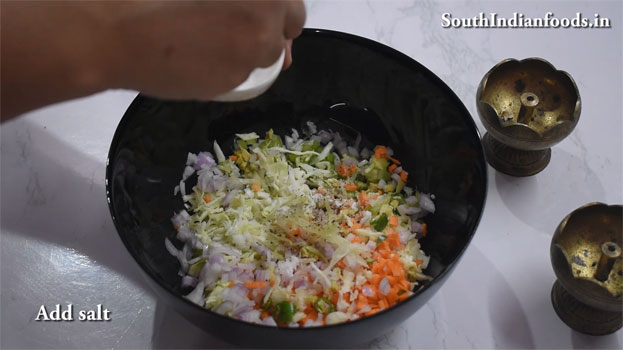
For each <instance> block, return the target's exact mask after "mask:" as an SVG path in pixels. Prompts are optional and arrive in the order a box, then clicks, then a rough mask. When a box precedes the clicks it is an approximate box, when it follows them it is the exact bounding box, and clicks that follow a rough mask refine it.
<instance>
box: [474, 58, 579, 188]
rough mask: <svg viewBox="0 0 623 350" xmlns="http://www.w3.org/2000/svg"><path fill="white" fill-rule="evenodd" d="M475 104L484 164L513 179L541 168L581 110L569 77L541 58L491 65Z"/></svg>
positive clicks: (572, 125)
mask: <svg viewBox="0 0 623 350" xmlns="http://www.w3.org/2000/svg"><path fill="white" fill-rule="evenodd" d="M476 104H477V107H478V114H479V116H480V120H481V121H482V123H483V124H484V126H485V128H486V129H487V133H486V134H485V136H484V137H483V140H482V141H483V145H484V148H485V153H486V155H487V160H488V161H489V164H491V166H493V167H494V168H495V169H496V170H498V171H501V172H503V173H505V174H508V175H512V176H529V175H534V174H536V173H538V172H540V171H541V170H543V169H544V168H545V167H546V166H547V164H548V163H549V160H550V157H551V149H550V147H552V146H553V145H555V144H557V143H558V142H560V141H561V140H563V139H564V138H565V137H567V136H568V135H569V134H570V133H571V131H573V129H574V128H575V126H576V124H577V123H578V120H579V118H580V110H581V102H580V94H579V92H578V89H577V86H576V85H575V82H574V81H573V78H571V76H570V75H569V74H567V73H566V72H564V71H559V70H556V68H555V67H554V66H553V65H551V64H550V63H549V62H547V61H545V60H543V59H540V58H527V59H524V60H521V61H518V60H516V59H510V58H509V59H506V60H504V61H502V62H500V63H498V64H496V65H495V66H494V67H493V68H491V70H489V72H487V74H485V76H484V77H483V78H482V81H481V82H480V85H479V86H478V92H477V94H476Z"/></svg>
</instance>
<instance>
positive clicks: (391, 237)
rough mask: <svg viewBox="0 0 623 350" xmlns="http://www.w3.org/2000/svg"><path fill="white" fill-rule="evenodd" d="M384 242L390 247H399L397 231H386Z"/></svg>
mask: <svg viewBox="0 0 623 350" xmlns="http://www.w3.org/2000/svg"><path fill="white" fill-rule="evenodd" d="M385 242H387V244H389V246H390V247H393V248H399V247H400V245H401V243H400V236H398V232H396V231H394V230H392V229H389V231H388V232H387V239H385Z"/></svg>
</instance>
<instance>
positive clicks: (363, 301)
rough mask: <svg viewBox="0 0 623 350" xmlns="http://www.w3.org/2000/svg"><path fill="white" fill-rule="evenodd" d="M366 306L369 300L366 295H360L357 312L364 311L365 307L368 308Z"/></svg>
mask: <svg viewBox="0 0 623 350" xmlns="http://www.w3.org/2000/svg"><path fill="white" fill-rule="evenodd" d="M366 305H368V298H367V297H366V296H365V295H363V294H361V293H359V296H357V304H356V306H357V311H359V310H361V309H363V308H364V307H366Z"/></svg>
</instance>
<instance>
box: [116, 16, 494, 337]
mask: <svg viewBox="0 0 623 350" xmlns="http://www.w3.org/2000/svg"><path fill="white" fill-rule="evenodd" d="M309 35H313V36H318V37H328V38H334V39H339V40H343V41H350V42H352V43H355V44H358V45H361V46H365V47H368V48H369V49H371V50H373V51H377V52H379V53H382V54H384V55H386V56H389V57H391V58H393V59H394V60H396V61H398V62H401V63H403V64H405V65H406V66H411V67H414V68H415V69H416V70H418V71H419V72H421V73H422V74H423V75H425V76H426V78H427V79H430V80H431V81H432V82H433V83H435V84H437V86H438V87H439V89H440V90H442V91H443V92H444V93H446V94H447V96H449V97H451V98H454V99H455V100H456V101H458V105H459V106H458V107H459V109H462V112H463V115H467V116H470V117H471V114H470V113H469V111H468V110H467V108H466V107H465V104H464V103H463V101H461V99H460V98H459V97H458V96H457V95H456V94H455V93H454V91H452V89H450V87H449V86H448V85H447V84H446V83H445V82H444V81H443V80H441V78H439V77H438V76H437V75H436V74H434V73H433V72H431V71H430V70H429V69H428V68H426V67H425V66H423V65H422V64H421V63H419V62H417V61H416V60H415V59H413V58H411V57H409V56H407V55H406V54H404V53H402V52H400V51H398V50H396V49H393V48H391V47H389V46H387V45H385V44H382V43H380V42H378V41H374V40H372V39H368V38H364V37H361V36H358V35H354V34H349V33H344V32H339V31H335V30H329V29H321V28H304V29H303V32H302V33H301V36H309ZM141 98H143V95H142V94H140V93H139V94H138V95H137V96H136V98H135V99H134V100H133V101H132V103H131V104H130V106H129V107H128V109H127V110H126V112H125V113H124V115H123V117H122V118H121V121H120V122H119V125H118V126H117V129H116V130H115V134H114V135H113V139H112V142H111V145H110V149H109V152H108V157H107V159H106V180H105V184H106V199H107V202H108V208H109V210H110V215H111V218H112V221H113V223H114V225H115V228H116V230H117V234H118V235H119V238H121V241H122V242H123V245H124V246H125V248H126V249H127V250H128V252H129V253H130V255H132V258H134V261H136V262H137V263H138V265H139V266H140V267H141V269H142V270H143V272H144V273H145V274H147V275H148V276H149V277H150V278H151V279H152V280H153V281H155V282H156V283H157V284H158V285H159V286H160V287H162V288H163V289H164V290H166V291H167V292H169V293H170V294H171V295H173V296H174V297H176V298H177V299H180V300H182V301H183V302H186V303H188V304H189V305H192V306H193V307H195V308H197V309H198V310H202V311H205V312H208V313H210V314H212V315H215V316H217V317H222V318H224V319H227V320H230V321H231V320H233V321H235V322H239V323H241V324H244V325H247V326H250V327H258V328H271V329H274V328H275V327H274V326H267V325H262V324H256V323H251V322H245V321H241V320H237V319H235V318H232V317H229V316H224V315H221V314H219V313H216V312H213V311H211V310H209V309H205V308H202V307H201V306H199V305H197V304H195V303H193V302H191V301H190V300H188V299H186V298H184V297H183V295H181V294H179V293H177V292H176V291H174V290H173V289H172V288H170V287H169V286H167V285H166V284H164V283H163V282H162V281H160V279H159V278H156V277H155V276H153V275H152V274H151V273H150V272H149V269H148V268H147V267H146V266H145V265H144V264H143V263H142V262H141V261H140V260H139V259H137V257H136V256H135V255H134V254H133V253H132V250H131V249H130V245H129V243H128V242H127V240H126V239H125V238H124V235H122V234H121V231H122V230H121V227H120V224H119V223H118V221H117V219H116V216H115V208H114V207H113V201H112V200H111V193H112V181H111V176H112V164H110V158H111V157H113V156H114V153H115V151H116V150H117V146H118V143H119V140H120V138H121V136H122V134H123V133H124V130H125V124H127V123H128V121H129V119H130V117H129V116H130V115H132V113H131V112H132V110H133V109H134V108H136V105H135V102H136V101H138V100H139V99H141ZM467 119H468V120H467V123H468V126H470V127H471V128H472V129H473V131H474V132H475V133H476V135H477V136H478V139H481V135H480V132H479V130H478V127H477V126H476V122H475V121H474V118H473V117H471V118H467ZM478 148H479V149H480V155H481V158H482V159H481V160H482V162H483V164H485V171H484V172H483V176H484V179H483V183H484V184H485V186H484V193H483V201H482V211H481V212H480V214H479V215H478V218H476V221H475V223H474V229H473V230H472V232H471V234H470V236H469V238H468V239H467V242H466V243H465V245H464V246H463V247H462V248H461V250H460V251H459V252H458V254H457V255H456V258H455V259H454V261H452V262H450V263H449V264H448V265H447V266H446V267H445V268H444V269H443V270H442V271H441V272H440V273H439V275H437V276H436V277H435V278H434V279H433V280H432V281H431V282H430V283H427V284H425V285H423V286H422V287H420V288H419V289H418V290H417V292H416V293H414V294H413V295H411V296H409V297H408V298H407V299H405V300H403V301H401V302H400V303H397V304H396V305H393V306H391V307H389V308H387V309H384V310H381V311H380V312H377V313H375V314H373V315H371V316H365V317H361V318H358V319H356V320H353V321H349V322H344V323H338V324H333V325H324V326H316V327H279V328H280V329H281V330H283V331H295V332H301V331H303V332H304V331H312V330H318V329H327V328H339V327H348V326H350V325H352V324H355V323H360V322H365V321H368V320H371V319H373V318H375V317H377V316H380V315H381V314H385V313H386V312H388V311H390V310H392V309H394V308H396V307H400V306H401V305H402V304H404V303H407V302H409V301H410V300H413V299H414V298H415V297H417V296H418V295H419V294H422V293H423V292H425V291H426V290H427V289H428V288H429V287H430V286H432V285H433V284H434V283H435V282H436V281H437V280H442V279H444V276H445V275H447V274H448V273H450V272H451V271H452V269H453V268H454V265H455V264H456V263H457V262H458V261H459V260H460V259H461V257H462V256H463V254H464V253H465V250H466V249H467V247H468V246H469V244H470V242H471V241H472V239H473V238H474V235H475V234H476V230H477V229H478V225H479V224H480V220H481V219H482V216H483V213H484V211H485V205H486V202H487V194H488V187H489V186H488V173H487V170H488V167H487V165H486V164H487V162H486V159H485V153H484V148H483V146H482V143H478Z"/></svg>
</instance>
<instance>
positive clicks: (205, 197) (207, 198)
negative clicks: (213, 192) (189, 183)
mask: <svg viewBox="0 0 623 350" xmlns="http://www.w3.org/2000/svg"><path fill="white" fill-rule="evenodd" d="M211 200H212V197H211V196H210V195H209V194H206V195H205V196H203V201H204V202H206V203H210V201H211Z"/></svg>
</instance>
